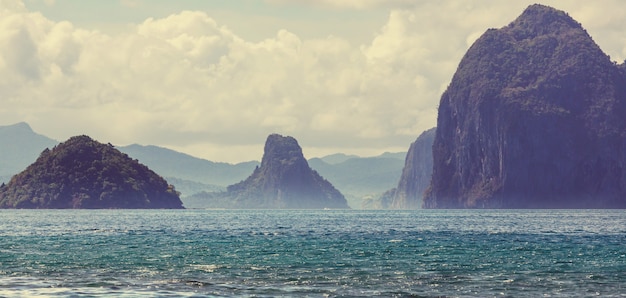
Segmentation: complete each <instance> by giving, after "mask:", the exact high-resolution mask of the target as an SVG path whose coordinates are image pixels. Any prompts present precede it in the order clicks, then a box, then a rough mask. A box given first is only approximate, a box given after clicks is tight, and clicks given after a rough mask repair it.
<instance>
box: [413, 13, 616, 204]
mask: <svg viewBox="0 0 626 298" xmlns="http://www.w3.org/2000/svg"><path fill="white" fill-rule="evenodd" d="M433 158H434V165H433V174H432V181H431V184H430V186H429V189H428V191H427V194H426V197H425V201H424V206H425V207H427V208H625V207H626V74H625V71H624V65H617V64H616V63H614V62H612V61H611V60H610V58H609V57H608V56H607V55H606V54H604V53H603V52H602V50H601V49H600V48H599V47H598V45H596V44H595V42H594V41H593V39H592V38H591V37H590V36H589V35H588V34H587V32H586V31H585V30H584V29H583V27H582V26H581V24H579V23H578V22H576V21H575V20H574V19H572V18H571V17H570V16H569V15H567V14H566V13H565V12H563V11H559V10H556V9H553V8H551V7H547V6H543V5H532V6H530V7H528V8H527V9H526V10H525V11H524V12H523V13H522V14H521V15H520V16H519V17H518V18H517V19H516V20H514V21H513V22H512V23H511V24H509V25H508V26H506V27H503V28H501V29H489V30H487V32H485V33H484V34H483V35H482V36H481V37H480V38H479V39H478V40H477V41H476V42H475V43H474V44H473V45H472V46H471V47H470V49H469V50H468V51H467V53H466V54H465V56H464V57H463V59H462V60H461V62H460V64H459V66H458V69H457V71H456V73H455V74H454V76H453V78H452V81H451V83H450V85H449V86H448V88H447V90H446V91H445V92H444V94H443V95H442V97H441V100H440V104H439V110H438V119H437V132H436V135H435V140H434V144H433Z"/></svg>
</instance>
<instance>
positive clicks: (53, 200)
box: [0, 136, 183, 209]
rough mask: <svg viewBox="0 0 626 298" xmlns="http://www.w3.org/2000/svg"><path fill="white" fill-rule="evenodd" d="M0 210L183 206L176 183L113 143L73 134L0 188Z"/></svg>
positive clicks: (46, 150)
mask: <svg viewBox="0 0 626 298" xmlns="http://www.w3.org/2000/svg"><path fill="white" fill-rule="evenodd" d="M0 208H34V209H46V208H50V209H66V208H73V209H99V208H106V209H121V208H173V209H178V208H183V207H182V202H181V201H180V198H179V197H178V194H177V193H176V191H175V190H174V188H173V187H172V186H169V185H168V184H167V182H166V181H165V180H164V179H163V178H161V177H160V176H158V175H157V174H155V173H154V172H152V171H151V170H150V169H148V168H147V167H146V166H144V165H142V164H140V163H139V162H137V161H136V160H132V159H131V158H129V157H128V156H127V155H126V154H123V153H121V152H119V151H118V150H117V149H115V148H114V147H113V146H112V145H110V144H109V145H104V144H101V143H98V142H96V141H94V140H92V139H91V138H89V137H87V136H77V137H72V138H70V139H69V140H67V141H66V142H64V143H61V144H59V145H57V146H55V147H54V148H53V149H52V150H49V149H45V150H44V151H43V152H42V153H41V155H40V156H39V158H38V159H37V160H36V161H35V163H33V164H31V165H30V166H28V168H26V170H24V171H23V172H21V173H19V174H17V175H15V176H14V177H13V178H12V179H11V182H9V184H7V185H4V184H3V185H2V186H1V187H0Z"/></svg>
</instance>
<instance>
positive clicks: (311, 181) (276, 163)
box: [191, 134, 349, 209]
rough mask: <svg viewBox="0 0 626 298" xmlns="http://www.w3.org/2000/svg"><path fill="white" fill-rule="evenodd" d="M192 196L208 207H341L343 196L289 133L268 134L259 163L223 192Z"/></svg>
mask: <svg viewBox="0 0 626 298" xmlns="http://www.w3.org/2000/svg"><path fill="white" fill-rule="evenodd" d="M191 199H192V200H195V201H203V202H204V203H203V205H205V206H207V207H210V208H232V209H323V208H331V209H344V208H349V207H348V203H347V201H346V199H345V198H344V196H343V195H342V194H341V193H340V192H339V191H338V190H337V189H336V188H335V187H334V186H333V185H332V184H331V183H330V182H328V181H327V180H326V179H324V178H322V177H321V176H320V175H319V174H318V173H317V172H316V171H314V170H312V169H311V168H310V167H309V164H308V162H307V160H306V159H305V158H304V156H303V154H302V148H300V145H299V144H298V142H297V141H296V139H294V138H293V137H289V136H281V135H278V134H272V135H270V136H268V137H267V140H266V142H265V148H264V154H263V158H262V160H261V166H260V167H257V168H256V169H255V170H254V171H253V173H252V174H251V175H250V176H249V177H248V178H247V179H245V180H243V181H241V182H239V183H236V184H234V185H230V186H228V188H227V190H226V191H225V192H214V193H207V192H204V193H200V194H197V195H194V196H192V198H191Z"/></svg>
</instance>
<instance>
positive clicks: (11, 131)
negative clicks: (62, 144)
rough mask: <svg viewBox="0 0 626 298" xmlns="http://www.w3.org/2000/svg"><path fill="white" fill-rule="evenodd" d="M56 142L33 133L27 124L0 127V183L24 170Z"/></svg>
mask: <svg viewBox="0 0 626 298" xmlns="http://www.w3.org/2000/svg"><path fill="white" fill-rule="evenodd" d="M56 144H58V142H57V141H55V140H53V139H50V138H48V137H45V136H42V135H40V134H37V133H35V132H34V131H33V130H32V129H31V128H30V126H29V125H28V124H26V123H24V122H20V123H17V124H13V125H7V126H0V182H8V181H9V179H11V176H13V175H15V174H17V173H19V172H20V171H22V170H24V169H25V168H26V167H27V166H28V165H29V164H31V163H32V162H33V161H35V159H37V156H39V154H40V153H41V151H43V150H44V149H46V148H52V147H54V146H55V145H56Z"/></svg>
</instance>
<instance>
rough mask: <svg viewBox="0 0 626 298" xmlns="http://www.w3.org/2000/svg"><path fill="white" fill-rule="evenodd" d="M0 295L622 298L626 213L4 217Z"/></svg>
mask: <svg viewBox="0 0 626 298" xmlns="http://www.w3.org/2000/svg"><path fill="white" fill-rule="evenodd" d="M0 296H2V297H31V296H47V297H68V296H70V297H96V296H115V297H119V296H127V297H136V296H147V297H213V296H218V297H219V296H228V297H230V296H254V297H275V296H310V297H359V296H367V297H371V296H380V297H394V296H395V297H405V296H413V297H593V296H600V297H626V211H625V210H521V211H515V210H504V211H502V210H499V211H498V210H486V211H485V210H469V211H465V210H447V211H446V210H443V211H433V210H418V211H358V210H348V211H336V210H329V211H321V210H320V211H299V210H292V211H252V210H239V211H224V210H175V211H172V210H2V211H0Z"/></svg>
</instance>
